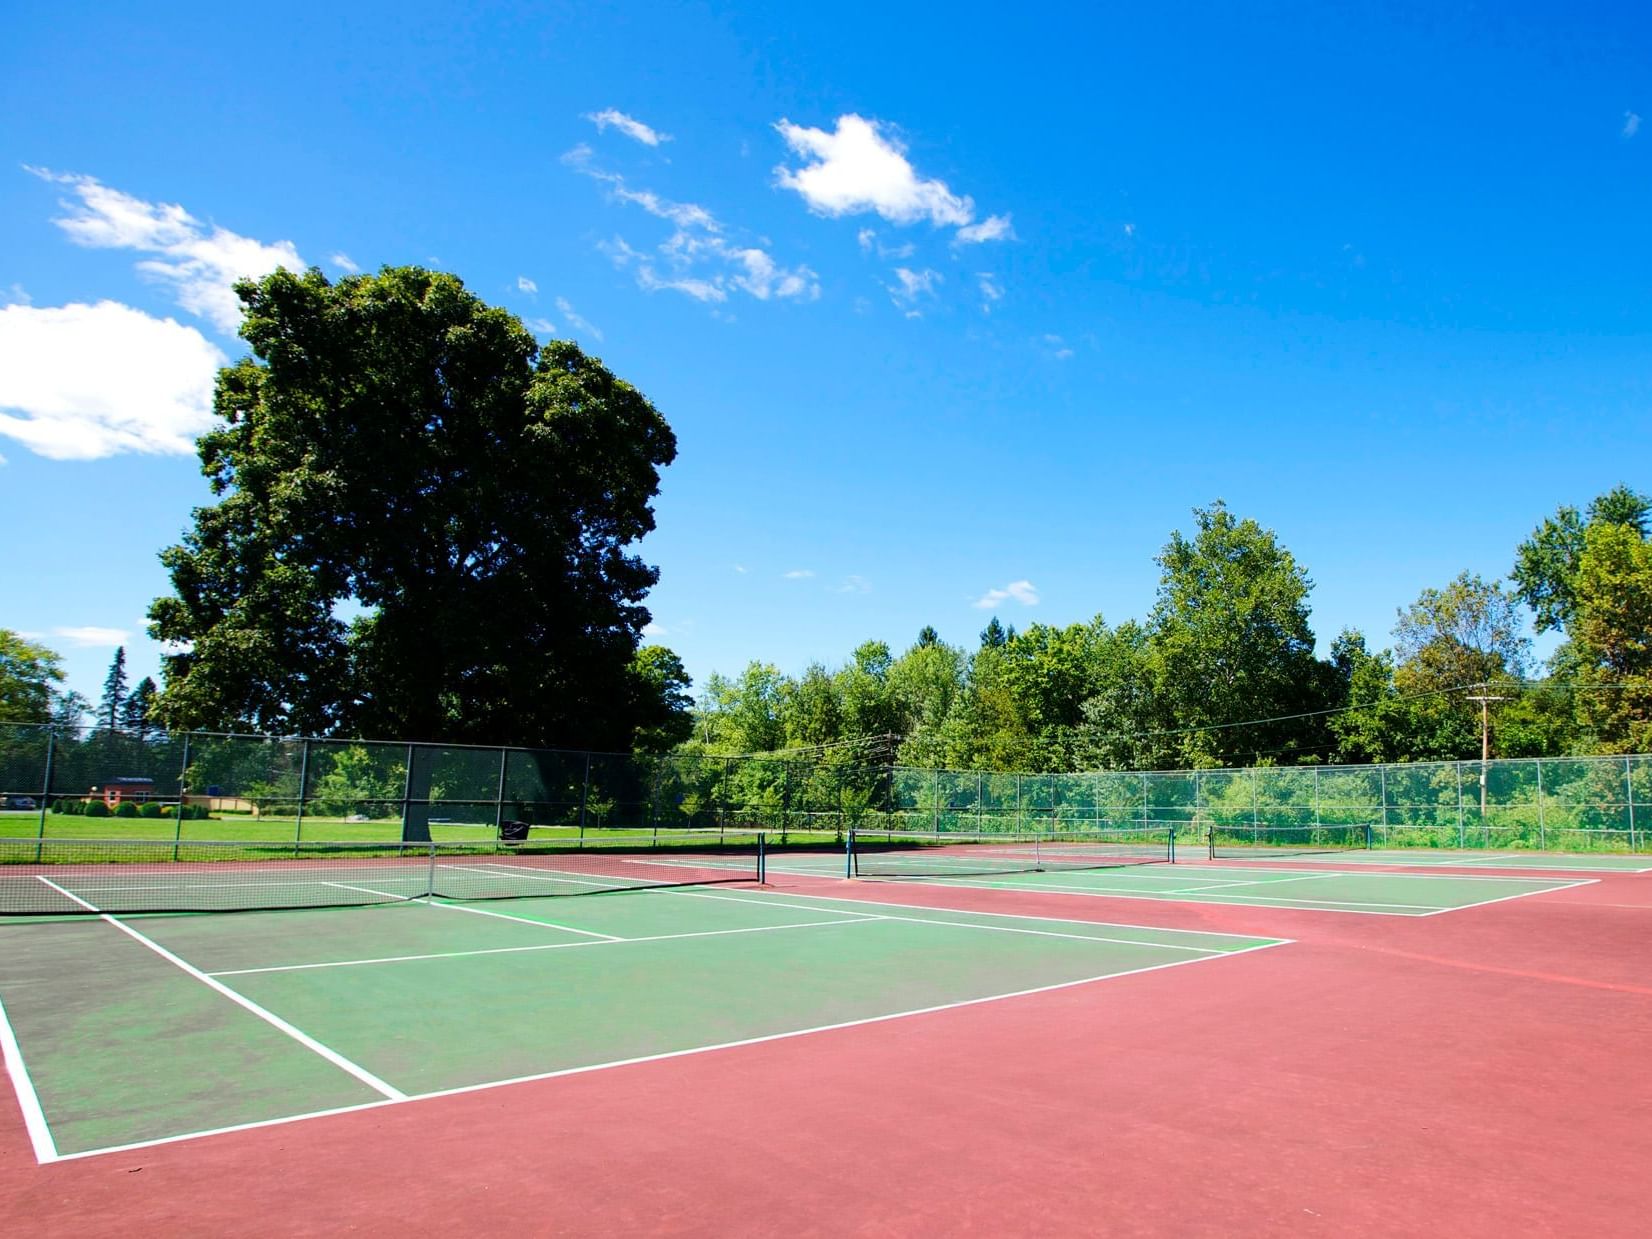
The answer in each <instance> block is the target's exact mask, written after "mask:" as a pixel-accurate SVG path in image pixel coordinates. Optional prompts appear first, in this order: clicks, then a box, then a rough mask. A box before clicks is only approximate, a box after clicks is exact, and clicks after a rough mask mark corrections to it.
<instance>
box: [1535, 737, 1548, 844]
mask: <svg viewBox="0 0 1652 1239" xmlns="http://www.w3.org/2000/svg"><path fill="white" fill-rule="evenodd" d="M1537 850H1538V851H1539V852H1547V851H1548V850H1549V835H1548V831H1547V830H1546V829H1545V828H1544V825H1543V761H1542V759H1541V758H1539V759H1538V760H1537Z"/></svg>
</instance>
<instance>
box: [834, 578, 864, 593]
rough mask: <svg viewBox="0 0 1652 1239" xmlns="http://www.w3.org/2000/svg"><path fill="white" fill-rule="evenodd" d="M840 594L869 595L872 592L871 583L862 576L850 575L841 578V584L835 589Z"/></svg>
mask: <svg viewBox="0 0 1652 1239" xmlns="http://www.w3.org/2000/svg"><path fill="white" fill-rule="evenodd" d="M837 592H838V593H840V594H869V593H871V592H872V582H870V581H868V580H867V579H866V578H865V577H863V576H855V575H854V574H850V575H849V576H846V577H844V578H843V583H842V584H841V585H839V586H838V587H837Z"/></svg>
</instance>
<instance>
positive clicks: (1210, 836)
mask: <svg viewBox="0 0 1652 1239" xmlns="http://www.w3.org/2000/svg"><path fill="white" fill-rule="evenodd" d="M1205 841H1206V842H1207V843H1208V844H1209V845H1210V859H1211V860H1215V859H1216V827H1214V826H1211V827H1210V828H1208V829H1207V830H1206V831H1205Z"/></svg>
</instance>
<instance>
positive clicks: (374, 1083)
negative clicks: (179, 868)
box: [35, 874, 407, 1101]
mask: <svg viewBox="0 0 1652 1239" xmlns="http://www.w3.org/2000/svg"><path fill="white" fill-rule="evenodd" d="M35 877H36V879H37V880H39V881H41V882H44V883H45V884H46V885H47V886H49V887H51V888H52V889H53V890H54V891H56V892H57V893H58V894H60V895H63V896H65V897H67V898H69V899H72V900H74V902H76V903H78V904H79V905H80V906H81V907H83V908H85V909H86V910H87V911H88V912H97V913H98V919H99V920H102V921H103V922H104V923H105V924H108V925H113V926H114V927H115V928H116V929H118V930H120V931H121V933H123V934H125V935H126V936H127V937H129V938H132V939H133V940H135V941H137V942H140V943H142V944H143V945H144V946H146V947H148V948H149V949H150V950H151V951H153V952H155V954H157V955H159V956H160V957H161V958H162V959H164V960H166V962H167V963H169V964H172V965H174V966H175V967H177V968H179V969H181V970H182V971H183V972H185V973H187V974H188V975H189V976H192V977H194V978H195V979H196V980H197V981H199V982H201V984H202V985H205V986H206V987H207V988H208V989H211V990H213V991H214V992H216V993H218V994H222V995H223V996H224V997H225V998H228V999H229V1000H230V1001H231V1002H233V1003H234V1004H235V1005H236V1006H238V1007H240V1008H242V1009H243V1010H245V1011H248V1012H251V1013H252V1014H253V1015H256V1016H257V1017H258V1018H259V1019H261V1020H263V1021H264V1022H265V1023H266V1024H268V1025H269V1026H270V1027H271V1028H274V1029H276V1030H277V1031H278V1032H283V1033H285V1034H286V1035H287V1036H289V1037H291V1038H292V1039H293V1040H294V1041H296V1042H298V1044H299V1045H301V1046H303V1047H304V1048H305V1049H307V1050H309V1051H311V1052H312V1053H314V1054H319V1055H320V1056H321V1057H322V1058H324V1059H326V1060H327V1061H328V1062H330V1063H332V1064H333V1066H335V1067H337V1068H338V1069H339V1070H341V1071H344V1072H347V1073H348V1074H350V1075H352V1076H354V1077H355V1078H356V1079H357V1080H360V1081H361V1082H362V1083H363V1084H365V1085H367V1087H368V1088H370V1089H372V1090H373V1091H374V1092H376V1093H379V1094H382V1095H383V1096H385V1097H387V1098H389V1099H390V1100H391V1101H399V1100H405V1099H406V1097H407V1094H406V1093H404V1092H402V1091H401V1090H400V1089H398V1088H395V1087H393V1086H392V1085H389V1084H386V1083H385V1082H384V1081H383V1080H381V1079H379V1078H378V1076H376V1075H374V1074H373V1073H372V1072H371V1071H368V1070H367V1068H365V1067H363V1066H361V1065H359V1064H357V1063H353V1062H351V1061H350V1060H349V1059H348V1058H345V1057H344V1055H342V1054H340V1053H339V1052H338V1051H337V1050H333V1049H329V1048H328V1047H327V1046H325V1045H322V1044H321V1042H319V1041H317V1040H316V1039H315V1038H314V1037H312V1036H310V1034H309V1033H307V1032H305V1031H304V1030H303V1029H301V1028H298V1027H295V1026H294V1025H292V1024H289V1023H288V1022H287V1021H286V1020H284V1019H282V1018H281V1017H280V1016H279V1015H276V1014H275V1013H274V1012H273V1011H266V1010H265V1009H264V1008H263V1007H261V1006H259V1005H258V1004H257V1003H256V1002H254V1001H253V1000H252V999H250V998H248V997H246V996H245V995H242V994H237V993H236V992H235V991H234V990H232V989H231V988H230V987H229V986H227V985H225V984H224V983H223V982H222V981H215V980H214V979H213V978H211V977H209V976H208V975H207V974H206V973H204V972H202V971H201V970H200V969H199V968H197V967H196V966H195V965H194V964H192V963H190V962H189V961H188V960H186V959H183V958H181V957H179V956H177V955H174V954H173V953H172V952H171V951H169V950H167V949H166V948H165V947H164V946H162V945H161V944H160V943H158V942H156V941H155V940H154V939H153V938H149V937H146V936H144V935H143V934H141V933H139V932H138V931H137V930H135V929H133V928H132V927H131V926H130V925H128V924H126V923H125V922H124V921H120V920H117V919H116V918H114V917H113V916H110V915H109V914H108V913H107V912H100V911H99V910H98V909H97V908H96V907H95V906H94V905H92V904H89V903H87V902H86V901H85V900H84V899H82V898H80V896H78V895H75V894H72V893H71V892H69V891H66V890H64V889H63V888H62V887H61V886H59V885H57V883H55V882H53V881H52V880H51V879H50V878H43V877H40V875H39V874H36V875H35Z"/></svg>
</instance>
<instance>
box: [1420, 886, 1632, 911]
mask: <svg viewBox="0 0 1652 1239" xmlns="http://www.w3.org/2000/svg"><path fill="white" fill-rule="evenodd" d="M1599 882H1600V879H1599V878H1579V879H1577V880H1576V881H1575V882H1557V883H1555V884H1554V885H1553V886H1550V887H1548V888H1546V889H1544V890H1540V891H1521V892H1520V893H1519V894H1515V895H1503V896H1502V897H1500V898H1498V899H1482V900H1480V901H1479V902H1478V903H1463V904H1457V905H1455V906H1454V907H1450V908H1438V909H1436V910H1435V911H1433V912H1425V913H1423V915H1424V916H1439V915H1440V914H1441V913H1443V912H1463V911H1466V910H1467V909H1469V908H1483V907H1485V906H1486V905H1487V904H1493V903H1507V902H1508V901H1509V900H1511V899H1530V898H1531V897H1532V896H1533V895H1548V894H1551V893H1552V892H1554V891H1569V890H1571V889H1572V888H1573V887H1575V886H1594V885H1596V884H1598V883H1599Z"/></svg>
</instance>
